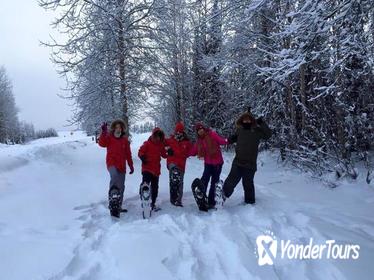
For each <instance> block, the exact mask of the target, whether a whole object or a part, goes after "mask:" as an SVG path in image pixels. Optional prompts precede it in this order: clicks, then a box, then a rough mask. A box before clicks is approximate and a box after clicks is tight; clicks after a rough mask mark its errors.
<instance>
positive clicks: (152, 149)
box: [138, 127, 167, 211]
mask: <svg viewBox="0 0 374 280" xmlns="http://www.w3.org/2000/svg"><path fill="white" fill-rule="evenodd" d="M138 156H139V158H140V159H141V161H142V175H143V181H142V183H144V182H146V183H148V184H150V186H151V199H152V203H151V207H152V210H154V211H157V210H159V209H160V208H159V207H157V206H156V199H157V196H158V181H159V176H160V174H161V163H160V162H161V157H163V158H166V157H167V154H166V150H165V134H164V132H163V131H162V130H161V129H160V128H158V127H156V128H154V129H153V131H152V135H151V136H150V137H149V139H148V140H147V141H145V142H144V143H143V145H142V146H141V147H140V149H139V152H138Z"/></svg>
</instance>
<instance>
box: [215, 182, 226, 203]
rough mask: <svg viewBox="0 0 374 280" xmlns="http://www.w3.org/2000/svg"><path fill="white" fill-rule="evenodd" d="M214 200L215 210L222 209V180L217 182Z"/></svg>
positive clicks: (223, 195) (223, 200)
mask: <svg viewBox="0 0 374 280" xmlns="http://www.w3.org/2000/svg"><path fill="white" fill-rule="evenodd" d="M215 200H216V205H215V208H216V209H220V208H222V207H223V204H224V202H225V200H226V197H225V194H224V193H223V181H222V180H219V181H218V182H217V184H216V193H215Z"/></svg>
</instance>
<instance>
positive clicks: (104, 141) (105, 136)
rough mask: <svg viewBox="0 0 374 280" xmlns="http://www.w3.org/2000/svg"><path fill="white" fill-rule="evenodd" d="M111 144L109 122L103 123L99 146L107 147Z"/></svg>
mask: <svg viewBox="0 0 374 280" xmlns="http://www.w3.org/2000/svg"><path fill="white" fill-rule="evenodd" d="M108 144H109V133H108V128H107V123H103V124H102V126H101V134H100V137H99V146H100V147H103V148H106V147H108Z"/></svg>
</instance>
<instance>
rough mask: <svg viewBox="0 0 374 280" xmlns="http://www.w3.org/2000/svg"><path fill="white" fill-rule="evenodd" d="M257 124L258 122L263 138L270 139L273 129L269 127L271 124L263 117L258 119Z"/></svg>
mask: <svg viewBox="0 0 374 280" xmlns="http://www.w3.org/2000/svg"><path fill="white" fill-rule="evenodd" d="M257 124H258V128H259V132H260V137H261V139H264V140H268V139H269V138H270V137H271V135H272V131H271V129H270V128H269V126H268V125H267V124H266V122H265V121H264V120H263V119H262V118H259V119H258V120H257Z"/></svg>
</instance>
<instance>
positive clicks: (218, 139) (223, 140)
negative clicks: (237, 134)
mask: <svg viewBox="0 0 374 280" xmlns="http://www.w3.org/2000/svg"><path fill="white" fill-rule="evenodd" d="M210 136H211V137H212V138H213V139H214V140H215V141H216V142H217V143H218V144H219V145H227V144H228V141H227V139H226V138H223V137H222V136H220V135H218V133H217V132H215V131H213V130H211V131H210Z"/></svg>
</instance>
